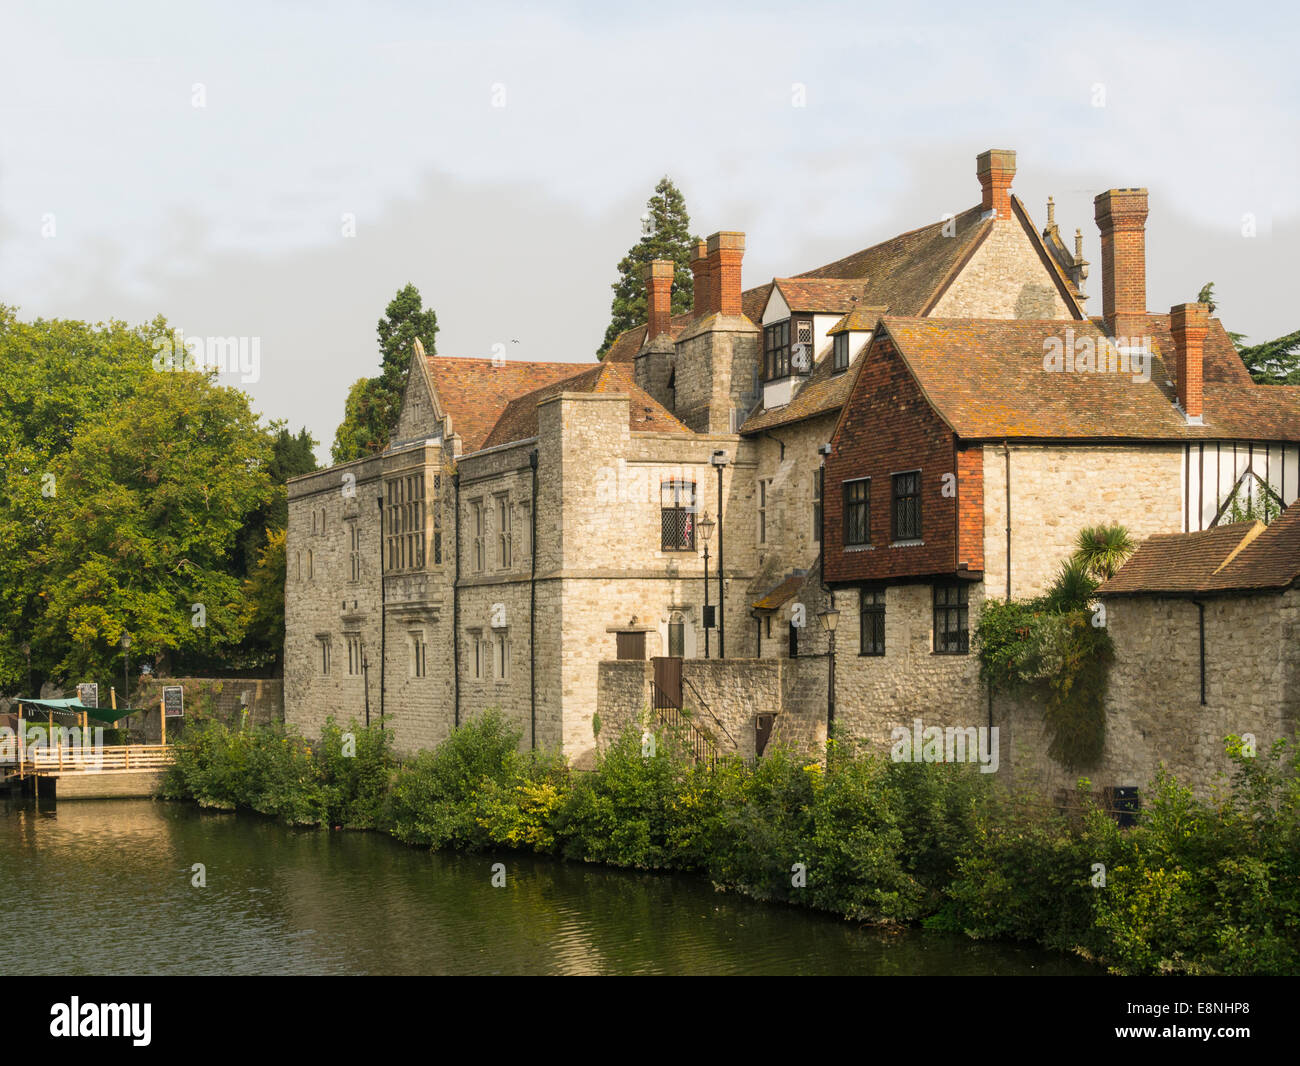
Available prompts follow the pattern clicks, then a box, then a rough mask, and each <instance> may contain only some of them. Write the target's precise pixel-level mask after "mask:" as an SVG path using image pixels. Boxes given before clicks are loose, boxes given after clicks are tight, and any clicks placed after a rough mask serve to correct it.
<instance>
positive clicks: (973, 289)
mask: <svg viewBox="0 0 1300 1066" xmlns="http://www.w3.org/2000/svg"><path fill="white" fill-rule="evenodd" d="M930 314H931V315H932V316H933V317H934V318H1071V317H1073V316H1072V315H1071V313H1070V310H1069V309H1068V308H1067V307H1066V304H1065V301H1064V299H1062V297H1061V293H1060V290H1059V288H1058V287H1057V286H1056V285H1055V284H1053V281H1052V276H1051V274H1050V273H1049V272H1048V268H1047V267H1046V266H1045V265H1044V263H1043V260H1042V258H1041V257H1040V255H1039V253H1038V251H1037V249H1036V248H1035V247H1034V244H1033V239H1032V238H1031V237H1030V235H1029V233H1028V232H1027V231H1026V229H1025V225H1024V223H1022V222H1021V221H1020V219H1019V218H1017V217H1012V218H1009V219H996V220H994V222H993V228H992V230H991V232H990V233H989V235H988V237H986V238H985V239H984V242H983V243H982V244H981V245H980V246H979V248H977V249H976V250H975V254H974V255H972V256H971V259H970V262H969V263H967V264H966V266H965V267H964V268H963V269H962V271H961V273H960V274H959V275H957V278H956V279H955V280H954V281H953V283H952V284H951V285H950V286H949V287H948V290H947V292H945V293H944V294H943V295H942V296H941V297H940V298H939V302H938V303H937V304H935V307H934V310H933V311H931V312H930Z"/></svg>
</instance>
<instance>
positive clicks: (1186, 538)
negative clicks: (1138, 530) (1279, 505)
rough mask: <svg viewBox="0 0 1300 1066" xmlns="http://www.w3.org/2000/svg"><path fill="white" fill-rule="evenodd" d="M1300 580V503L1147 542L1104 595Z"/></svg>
mask: <svg viewBox="0 0 1300 1066" xmlns="http://www.w3.org/2000/svg"><path fill="white" fill-rule="evenodd" d="M1298 579H1300V507H1296V506H1294V505H1293V506H1291V507H1288V508H1287V509H1286V510H1285V511H1283V512H1282V514H1281V515H1279V516H1278V517H1277V518H1276V519H1274V521H1273V524H1272V525H1270V526H1268V527H1265V526H1264V524H1263V523H1262V522H1236V523H1233V524H1232V525H1226V526H1217V527H1215V528H1214V529H1206V530H1202V531H1200V532H1195V533H1165V534H1158V535H1156V536H1154V537H1150V538H1149V539H1147V540H1145V541H1143V543H1142V544H1141V545H1140V546H1139V547H1138V550H1137V551H1136V552H1134V553H1133V557H1132V558H1131V559H1129V561H1128V562H1127V563H1125V564H1124V565H1123V566H1122V567H1121V568H1120V570H1119V573H1117V574H1116V575H1115V576H1114V577H1112V578H1111V579H1110V580H1109V581H1107V582H1105V583H1104V584H1103V585H1102V586H1101V587H1100V588H1099V589H1098V590H1097V595H1099V596H1133V595H1141V594H1147V595H1161V594H1165V595H1196V594H1211V593H1216V592H1253V591H1267V590H1270V589H1283V588H1286V587H1288V586H1289V585H1291V584H1293V583H1294V582H1295V581H1297V580H1298Z"/></svg>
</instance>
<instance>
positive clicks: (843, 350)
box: [831, 333, 849, 374]
mask: <svg viewBox="0 0 1300 1066" xmlns="http://www.w3.org/2000/svg"><path fill="white" fill-rule="evenodd" d="M831 354H832V358H833V359H834V362H833V363H832V364H831V369H832V370H833V371H834V372H835V373H836V374H839V373H842V372H843V371H845V370H848V368H849V335H848V334H847V333H837V334H835V341H834V349H833V351H832V353H831Z"/></svg>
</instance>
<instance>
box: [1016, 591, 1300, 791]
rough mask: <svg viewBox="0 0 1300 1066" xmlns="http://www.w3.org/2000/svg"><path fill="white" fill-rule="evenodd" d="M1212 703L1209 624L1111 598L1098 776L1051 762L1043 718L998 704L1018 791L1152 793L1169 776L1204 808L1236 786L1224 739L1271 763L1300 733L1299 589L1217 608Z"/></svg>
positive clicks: (1152, 601)
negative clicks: (1081, 784) (1251, 746)
mask: <svg viewBox="0 0 1300 1066" xmlns="http://www.w3.org/2000/svg"><path fill="white" fill-rule="evenodd" d="M1204 603H1205V702H1204V703H1203V704H1202V702H1201V689H1200V684H1201V654H1200V622H1199V617H1198V610H1197V606H1196V604H1195V603H1193V602H1192V601H1191V600H1189V599H1174V598H1169V597H1161V596H1140V597H1122V598H1112V599H1109V600H1108V601H1107V625H1108V626H1109V628H1110V633H1111V637H1112V639H1113V640H1114V642H1115V654H1116V659H1115V663H1114V665H1113V666H1112V667H1111V671H1110V680H1109V687H1108V691H1107V700H1106V706H1107V717H1106V743H1105V748H1104V751H1103V755H1102V761H1101V763H1100V765H1099V766H1097V767H1095V768H1092V769H1090V770H1085V771H1080V772H1077V773H1071V772H1069V771H1066V770H1064V769H1062V768H1061V767H1060V766H1059V765H1057V764H1056V763H1055V762H1054V761H1053V760H1052V759H1051V758H1050V757H1049V756H1048V754H1047V746H1048V737H1047V733H1046V730H1045V728H1044V726H1043V720H1042V709H1041V708H1039V707H1036V706H1032V705H1025V704H1024V703H1011V702H1010V701H1004V700H1002V699H999V700H997V701H996V716H997V718H998V720H999V721H1001V722H1002V723H1003V724H1004V727H1006V728H1008V729H1009V731H1010V736H1011V745H1012V752H1013V758H1012V767H1013V779H1014V780H1015V781H1016V783H1017V784H1023V785H1027V786H1030V787H1034V788H1036V789H1038V790H1040V791H1044V792H1054V791H1056V790H1057V789H1060V788H1073V787H1074V786H1075V785H1076V783H1077V781H1078V779H1079V778H1080V777H1088V778H1089V779H1091V780H1092V782H1093V785H1094V787H1096V788H1101V787H1106V786H1136V787H1138V788H1139V789H1141V790H1143V791H1145V790H1146V789H1147V788H1149V786H1150V785H1151V783H1152V782H1153V781H1154V780H1155V777H1156V774H1157V772H1158V770H1159V769H1160V768H1161V767H1162V766H1163V767H1164V768H1166V769H1167V770H1169V771H1170V772H1171V773H1172V774H1174V776H1175V777H1177V779H1178V782H1179V784H1181V785H1184V786H1188V787H1191V788H1192V789H1193V790H1194V791H1195V792H1197V793H1198V794H1200V795H1202V796H1204V795H1208V794H1210V793H1211V792H1212V791H1213V790H1214V789H1215V787H1216V786H1218V785H1221V784H1223V783H1224V782H1225V781H1226V780H1227V779H1228V778H1229V777H1230V776H1231V774H1232V771H1233V763H1232V761H1231V760H1230V759H1229V758H1228V757H1227V756H1226V755H1225V753H1224V738H1225V737H1227V736H1229V735H1236V736H1242V735H1244V734H1251V735H1252V736H1253V737H1254V738H1255V745H1256V750H1257V751H1258V752H1259V753H1260V754H1262V753H1264V752H1265V751H1266V750H1267V749H1268V747H1269V746H1270V745H1271V744H1272V743H1273V742H1274V741H1276V740H1278V739H1279V738H1283V737H1288V738H1291V737H1294V736H1295V734H1296V730H1297V728H1298V727H1300V655H1297V654H1296V651H1297V648H1300V589H1296V588H1292V589H1290V590H1288V591H1286V592H1283V593H1280V594H1279V593H1266V594H1256V595H1232V596H1223V597H1208V598H1206V600H1205V601H1204Z"/></svg>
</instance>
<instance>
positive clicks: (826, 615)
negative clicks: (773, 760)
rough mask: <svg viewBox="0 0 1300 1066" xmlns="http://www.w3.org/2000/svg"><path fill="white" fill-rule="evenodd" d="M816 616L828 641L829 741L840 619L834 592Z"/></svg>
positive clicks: (827, 692) (833, 718)
mask: <svg viewBox="0 0 1300 1066" xmlns="http://www.w3.org/2000/svg"><path fill="white" fill-rule="evenodd" d="M817 617H818V618H820V619H821V620H822V628H823V629H825V630H826V637H827V640H828V642H829V644H828V654H829V656H830V671H829V672H830V676H829V678H828V679H827V684H826V740H827V742H829V741H830V740H831V739H832V738H833V737H834V736H835V627H836V626H837V625H838V624H839V621H840V612H839V611H837V610H836V609H835V596H834V594H832V595H831V605H830V606H829V607H828V608H826V610H824V611H822V612H821V613H820V614H819V615H818V616H817Z"/></svg>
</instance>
